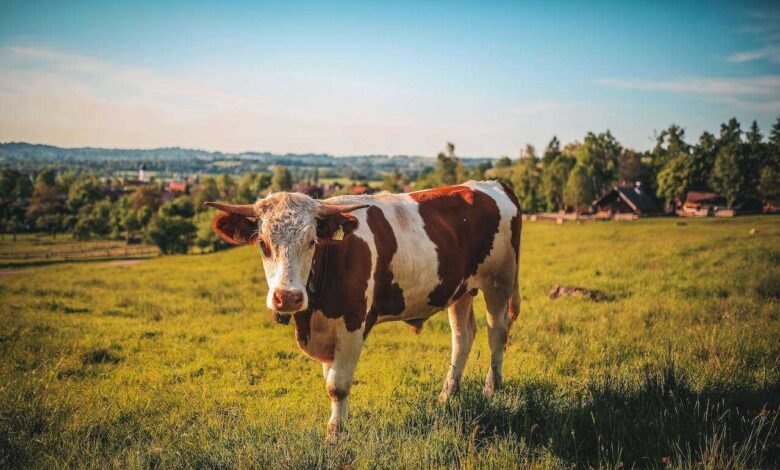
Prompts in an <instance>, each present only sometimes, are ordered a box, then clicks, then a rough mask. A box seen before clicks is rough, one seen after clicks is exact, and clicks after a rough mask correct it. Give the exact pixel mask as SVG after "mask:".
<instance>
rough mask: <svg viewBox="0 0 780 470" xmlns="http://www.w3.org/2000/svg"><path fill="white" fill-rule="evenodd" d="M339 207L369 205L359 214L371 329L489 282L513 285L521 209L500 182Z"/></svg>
mask: <svg viewBox="0 0 780 470" xmlns="http://www.w3.org/2000/svg"><path fill="white" fill-rule="evenodd" d="M335 201H337V202H340V203H364V204H370V205H371V207H369V208H368V209H366V210H365V211H359V212H358V213H356V214H355V215H356V216H357V217H358V218H359V220H360V225H359V228H358V229H357V230H356V231H355V235H356V236H358V237H360V238H362V239H363V240H365V241H366V242H367V244H368V245H369V247H370V249H371V258H372V260H371V261H372V262H371V264H372V270H371V276H370V277H371V278H370V279H369V282H368V285H369V289H368V292H367V300H368V303H367V304H368V305H370V306H371V307H370V309H369V312H368V315H367V320H368V321H369V323H370V324H373V323H374V322H383V321H390V320H409V319H416V318H426V317H428V316H430V315H431V314H433V313H435V312H437V311H439V310H441V309H442V308H445V307H447V306H448V305H449V304H451V303H452V302H453V301H455V300H457V299H458V298H460V297H461V296H462V295H463V294H465V293H466V292H468V291H470V290H472V289H475V288H480V287H481V286H482V285H483V284H484V283H485V282H491V283H495V282H496V281H501V280H506V283H507V285H508V286H509V285H510V284H513V283H514V282H515V280H516V272H517V261H516V260H517V253H518V250H519V229H520V227H519V218H520V211H519V208H518V207H517V202H516V199H514V195H513V194H511V190H508V188H506V187H505V186H504V185H502V184H501V183H498V182H495V181H486V182H476V181H469V182H467V183H464V184H462V185H455V186H447V187H443V188H437V189H432V190H425V191H417V192H413V193H408V194H381V195H375V196H346V197H340V198H336V199H335ZM507 288H509V287H507Z"/></svg>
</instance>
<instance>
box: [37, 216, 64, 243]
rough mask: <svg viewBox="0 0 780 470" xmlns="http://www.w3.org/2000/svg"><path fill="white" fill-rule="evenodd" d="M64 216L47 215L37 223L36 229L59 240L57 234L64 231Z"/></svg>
mask: <svg viewBox="0 0 780 470" xmlns="http://www.w3.org/2000/svg"><path fill="white" fill-rule="evenodd" d="M62 222H63V216H62V214H45V215H42V216H40V217H38V220H36V221H35V228H36V229H38V230H40V231H42V232H46V233H48V234H50V235H51V236H52V238H57V233H59V232H61V231H62Z"/></svg>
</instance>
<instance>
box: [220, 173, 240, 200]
mask: <svg viewBox="0 0 780 470" xmlns="http://www.w3.org/2000/svg"><path fill="white" fill-rule="evenodd" d="M217 188H219V195H220V198H221V199H222V200H223V201H233V200H234V199H235V197H236V182H235V180H234V179H233V178H232V177H231V176H230V175H228V174H227V173H223V174H221V175H219V176H217Z"/></svg>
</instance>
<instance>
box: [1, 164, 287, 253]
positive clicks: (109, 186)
mask: <svg viewBox="0 0 780 470" xmlns="http://www.w3.org/2000/svg"><path fill="white" fill-rule="evenodd" d="M292 184H293V178H292V175H291V173H290V171H289V170H288V169H287V168H286V167H282V166H278V167H276V168H275V171H274V174H273V175H270V174H268V173H246V174H244V175H243V176H242V177H241V178H240V179H236V178H234V177H232V176H231V175H229V174H222V175H219V176H216V177H212V176H205V177H202V178H198V179H196V181H195V184H193V186H192V188H190V186H189V185H188V186H187V187H186V188H185V190H184V192H182V193H175V194H171V193H169V192H166V189H165V184H164V183H163V184H156V183H148V184H139V185H136V186H135V187H134V188H133V189H132V190H131V191H129V192H128V191H126V190H124V189H123V188H122V186H121V182H120V181H119V180H116V179H114V178H101V177H99V176H98V175H96V174H94V173H89V172H88V173H83V174H81V175H77V174H76V173H73V172H62V173H59V174H58V173H57V172H56V171H54V170H53V169H48V168H44V169H41V170H40V171H38V172H37V173H36V174H35V175H34V178H31V177H30V175H28V174H26V173H23V172H21V171H19V170H18V169H16V168H13V167H5V168H3V169H2V170H0V233H2V234H3V235H5V234H10V235H11V236H12V237H14V239H15V238H16V234H17V233H19V232H29V231H37V232H45V233H48V234H50V235H51V236H52V237H54V238H56V236H57V234H60V233H70V234H71V235H72V236H73V238H74V239H76V240H89V239H105V238H111V239H124V240H126V241H127V242H128V243H134V242H140V241H145V242H147V243H150V244H154V245H156V246H158V247H159V249H160V251H161V252H162V253H164V254H168V253H185V252H187V251H188V250H189V248H190V247H191V246H198V247H200V248H201V249H211V250H217V249H221V248H224V247H225V246H226V245H225V244H224V242H223V241H222V239H220V238H219V237H217V236H216V235H215V234H214V232H213V231H212V230H211V220H212V216H213V213H211V212H209V211H208V210H207V208H205V207H204V206H203V202H205V201H214V200H222V201H231V202H252V201H254V200H256V199H257V196H258V195H259V194H261V193H262V192H263V191H266V190H268V189H271V190H273V191H284V190H289V189H290V188H291V187H292Z"/></svg>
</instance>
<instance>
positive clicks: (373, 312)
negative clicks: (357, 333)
mask: <svg viewBox="0 0 780 470" xmlns="http://www.w3.org/2000/svg"><path fill="white" fill-rule="evenodd" d="M367 215H368V219H367V220H368V227H369V228H370V229H371V233H372V234H373V235H374V243H375V245H376V253H377V260H376V267H375V269H374V296H373V297H374V298H373V301H372V303H371V309H370V310H369V312H368V324H367V325H366V331H365V332H364V333H363V334H364V335H367V334H368V331H369V330H370V328H371V327H372V326H373V325H374V323H376V319H377V317H379V316H381V315H398V314H400V313H402V312H403V311H404V307H405V303H404V292H403V290H402V289H401V287H400V286H399V285H398V283H397V282H393V272H392V271H391V270H390V263H391V262H392V260H393V256H394V255H395V253H396V252H397V251H398V242H397V241H396V239H395V233H393V227H392V226H390V222H388V221H387V219H386V218H385V215H384V213H383V212H382V209H380V208H378V207H376V206H373V207H371V208H369V209H368V211H367Z"/></svg>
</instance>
